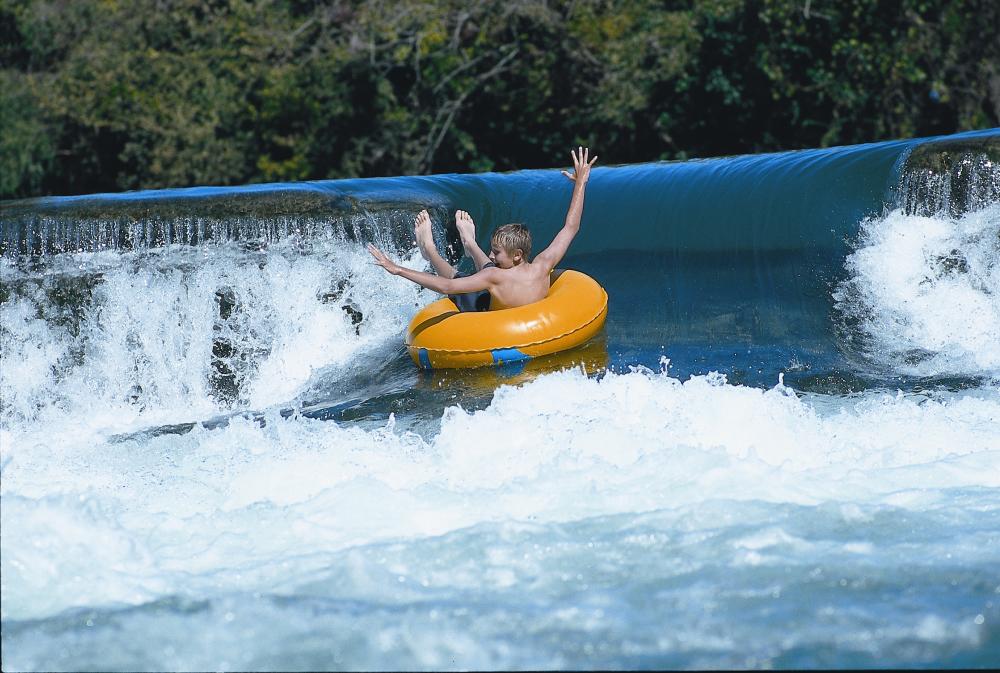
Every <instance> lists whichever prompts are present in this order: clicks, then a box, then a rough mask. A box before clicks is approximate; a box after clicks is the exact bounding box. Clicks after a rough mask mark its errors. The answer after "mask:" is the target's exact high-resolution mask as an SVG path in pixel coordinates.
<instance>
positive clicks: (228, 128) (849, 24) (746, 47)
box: [0, 0, 1000, 197]
mask: <svg viewBox="0 0 1000 673" xmlns="http://www.w3.org/2000/svg"><path fill="white" fill-rule="evenodd" d="M998 34H1000V3H997V2H996V0H967V1H965V2H956V1H955V0H703V1H696V0H687V1H680V0H659V1H656V0H628V1H625V0H563V1H555V0H550V1H545V0H506V1H504V2H493V1H490V0H466V1H460V0H391V1H390V0H368V1H365V2H359V1H353V2H352V1H348V0H328V1H326V2H319V1H312V2H310V1H306V0H260V1H258V2H251V1H249V0H0V35H2V41H0V196H3V197H11V196H27V195H37V194H46V193H62V194H68V193H87V192H95V191H117V190H122V189H136V188H150V187H163V186H185V185H196V184H197V185H213V184H242V183H247V182H260V181H283V180H305V179H322V178H336V177H346V176H370V175H398V174H414V173H428V172H443V171H479V170H505V169H511V168H531V167H541V166H553V165H559V164H564V163H566V161H567V160H568V156H567V154H566V153H567V147H568V146H569V145H571V144H574V143H588V144H590V145H591V146H594V147H597V148H599V151H600V155H601V159H602V162H607V163H624V162H634V161H644V160H655V159H661V158H683V157H690V156H712V155H719V154H730V153H738V152H755V151H762V150H773V149H791V148H801V147H818V146H826V145H832V144H847V143H856V142H864V141H874V140H880V139H886V138H895V137H907V136H913V135H929V134H936V133H949V132H953V131H957V130H963V129H971V128H985V127H990V126H996V125H998V118H1000V53H998V52H1000V47H998V45H1000V41H998V40H997V35H998Z"/></svg>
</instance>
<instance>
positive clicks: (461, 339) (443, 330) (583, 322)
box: [406, 271, 608, 369]
mask: <svg viewBox="0 0 1000 673" xmlns="http://www.w3.org/2000/svg"><path fill="white" fill-rule="evenodd" d="M553 279H554V280H553V281H552V286H551V287H550V288H549V294H548V296H546V297H545V299H543V300H541V301H537V302H535V303H533V304H528V305H526V306H518V307H517V308H508V309H503V310H500V311H484V312H466V313H462V312H460V311H459V310H458V308H457V307H456V306H455V302H453V301H452V300H451V299H448V298H445V299H439V300H438V301H436V302H433V303H431V304H428V305H427V306H425V307H424V308H423V309H421V310H420V311H419V312H418V313H417V315H415V316H413V320H411V321H410V327H409V328H408V329H407V330H406V348H407V350H408V351H409V352H410V357H411V358H413V362H414V363H415V364H416V365H417V366H418V367H423V368H424V369H445V368H452V367H482V366H484V365H495V364H502V363H505V362H517V361H519V360H527V359H529V358H534V357H538V356H540V355H548V354H550V353H558V352H559V351H564V350H566V349H568V348H573V347H574V346H579V345H580V344H582V343H584V342H586V341H587V340H589V339H590V338H592V337H593V336H594V335H595V334H597V333H598V332H599V331H600V330H601V327H603V326H604V320H605V319H606V318H607V316H608V293H607V292H605V291H604V288H603V287H601V286H600V285H599V284H598V283H597V281H595V280H594V279H593V278H591V277H590V276H588V275H586V274H583V273H580V272H579V271H556V272H554V273H553Z"/></svg>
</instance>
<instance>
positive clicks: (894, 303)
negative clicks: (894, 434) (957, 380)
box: [834, 204, 1000, 376]
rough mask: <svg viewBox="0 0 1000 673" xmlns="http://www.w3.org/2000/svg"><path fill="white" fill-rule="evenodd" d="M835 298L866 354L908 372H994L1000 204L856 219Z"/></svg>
mask: <svg viewBox="0 0 1000 673" xmlns="http://www.w3.org/2000/svg"><path fill="white" fill-rule="evenodd" d="M860 243H861V244H860V247H859V249H858V250H857V251H856V252H855V253H853V254H852V255H850V256H849V257H848V259H847V269H848V272H849V273H850V274H851V278H850V279H849V280H848V281H846V282H845V283H843V284H842V285H841V286H840V287H839V288H838V289H837V291H836V292H835V293H834V298H835V299H836V300H837V302H838V308H839V309H840V311H841V312H842V313H843V314H844V315H845V316H847V317H848V318H850V319H854V320H857V321H858V323H859V325H860V329H861V330H863V332H864V333H865V334H866V335H867V337H868V338H869V339H870V340H871V344H872V345H871V348H870V351H869V354H870V355H872V356H873V357H874V358H875V359H876V360H877V361H879V362H882V363H884V364H887V365H889V366H891V367H892V368H893V370H895V371H899V372H905V373H910V374H915V375H921V376H926V375H942V374H943V375H956V374H957V375H983V374H986V375H994V376H995V375H998V374H1000V204H991V205H989V206H988V207H986V208H983V209H981V210H978V211H974V212H970V213H967V214H965V215H963V216H961V217H959V218H957V219H946V218H945V217H944V216H937V217H919V216H913V215H905V214H904V213H903V212H901V211H899V210H896V211H893V212H891V213H889V214H888V215H886V216H884V217H878V218H872V219H870V220H867V221H865V222H864V223H863V224H862V227H861V242H860Z"/></svg>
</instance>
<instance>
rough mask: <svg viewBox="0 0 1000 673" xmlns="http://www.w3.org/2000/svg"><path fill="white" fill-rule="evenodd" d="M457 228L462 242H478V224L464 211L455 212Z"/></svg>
mask: <svg viewBox="0 0 1000 673" xmlns="http://www.w3.org/2000/svg"><path fill="white" fill-rule="evenodd" d="M455 228H456V229H458V235H459V236H460V237H461V239H462V242H463V243H464V242H465V241H469V240H472V241H474V240H476V223H475V222H473V221H472V216H471V215H469V214H468V213H467V212H465V211H464V210H456V211H455Z"/></svg>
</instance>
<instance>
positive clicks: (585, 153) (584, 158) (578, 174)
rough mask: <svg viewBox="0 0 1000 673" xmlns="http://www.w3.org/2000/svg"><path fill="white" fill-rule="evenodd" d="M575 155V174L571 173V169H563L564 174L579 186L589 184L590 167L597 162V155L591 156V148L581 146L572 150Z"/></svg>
mask: <svg viewBox="0 0 1000 673" xmlns="http://www.w3.org/2000/svg"><path fill="white" fill-rule="evenodd" d="M570 154H571V155H573V175H570V173H569V171H563V172H562V174H563V175H565V176H566V177H567V178H569V179H570V180H572V181H573V182H575V183H576V184H577V186H583V185H586V184H587V180H589V179H590V169H591V167H593V165H594V164H595V163H596V162H597V155H596V154H595V155H594V158H593V159H591V158H590V148H589V147H580V148H578V149H577V150H576V151H571V152H570Z"/></svg>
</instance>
